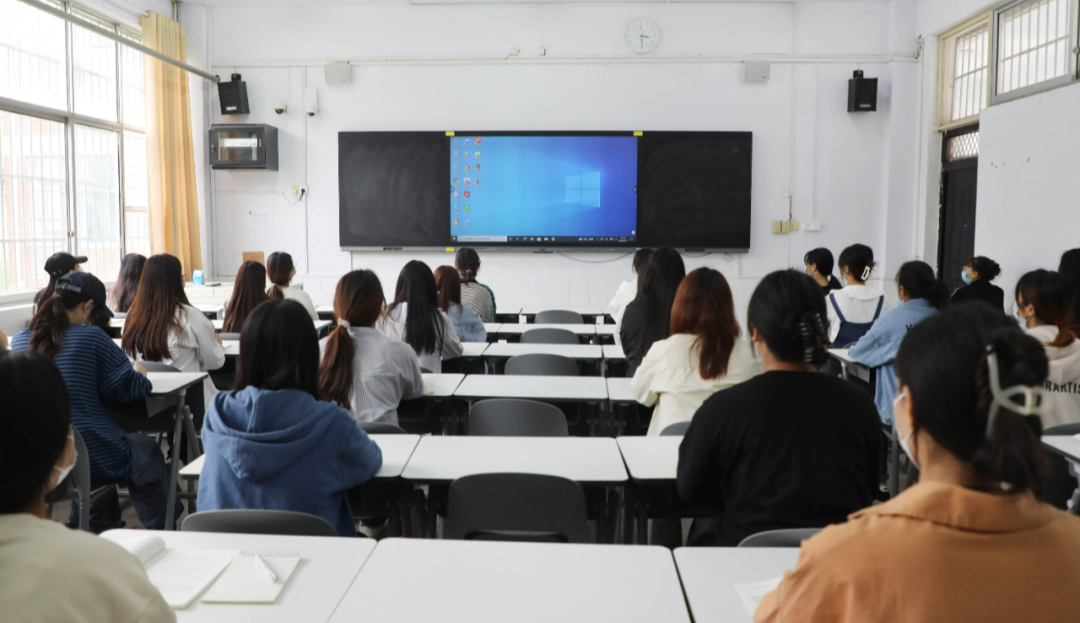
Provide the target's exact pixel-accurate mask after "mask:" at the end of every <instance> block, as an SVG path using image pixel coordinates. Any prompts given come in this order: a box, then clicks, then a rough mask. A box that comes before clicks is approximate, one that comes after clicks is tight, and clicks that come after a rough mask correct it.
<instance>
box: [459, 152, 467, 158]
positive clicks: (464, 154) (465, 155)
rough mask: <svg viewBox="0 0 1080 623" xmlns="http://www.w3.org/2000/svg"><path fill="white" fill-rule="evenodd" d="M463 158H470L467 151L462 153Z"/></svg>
mask: <svg viewBox="0 0 1080 623" xmlns="http://www.w3.org/2000/svg"><path fill="white" fill-rule="evenodd" d="M461 157H462V158H468V157H469V152H467V151H463V152H461Z"/></svg>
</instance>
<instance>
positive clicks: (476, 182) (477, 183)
mask: <svg viewBox="0 0 1080 623" xmlns="http://www.w3.org/2000/svg"><path fill="white" fill-rule="evenodd" d="M473 183H474V184H476V185H477V186H479V185H480V178H476V181H475V182H473Z"/></svg>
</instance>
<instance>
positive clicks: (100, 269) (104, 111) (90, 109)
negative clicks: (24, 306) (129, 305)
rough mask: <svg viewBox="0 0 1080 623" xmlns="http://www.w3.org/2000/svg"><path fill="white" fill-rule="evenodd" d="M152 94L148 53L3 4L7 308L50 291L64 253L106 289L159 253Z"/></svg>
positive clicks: (0, 156) (1, 181)
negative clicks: (151, 210) (48, 270)
mask: <svg viewBox="0 0 1080 623" xmlns="http://www.w3.org/2000/svg"><path fill="white" fill-rule="evenodd" d="M46 1H50V0H46ZM50 4H52V5H53V6H56V7H58V8H60V9H62V10H64V11H68V12H70V13H71V14H72V15H75V16H76V17H78V18H79V19H80V20H82V21H84V22H85V23H86V24H87V25H88V26H94V27H98V28H104V29H106V30H110V31H112V32H117V33H119V34H121V35H122V36H124V37H126V38H128V39H130V40H133V41H136V42H138V41H141V37H140V36H139V34H138V33H135V32H131V31H128V30H125V29H121V28H119V27H118V26H117V25H115V24H112V23H110V22H108V21H105V20H103V19H101V18H100V17H98V16H95V15H93V14H91V13H89V12H87V11H83V10H81V9H80V8H77V7H75V6H73V5H71V4H69V3H61V2H55V1H50ZM69 84H70V85H71V87H70V88H71V91H70V93H69V91H68V85H69ZM143 92H144V88H143V59H142V54H141V53H140V52H137V51H135V50H132V49H130V48H128V47H126V46H121V45H119V44H118V43H116V42H115V41H113V40H111V39H108V38H106V37H103V36H101V35H100V34H98V33H97V32H94V31H91V30H90V29H89V28H88V27H83V26H80V25H78V24H69V23H67V22H65V21H64V20H61V19H59V18H56V17H53V16H51V15H48V14H46V13H42V12H41V11H39V10H37V9H34V8H33V7H30V6H27V5H25V4H23V3H21V2H18V1H17V0H0V98H4V99H5V103H3V104H0V296H3V295H9V294H19V293H26V292H32V291H34V290H37V289H39V288H41V287H42V286H43V285H44V284H45V282H46V278H45V277H46V275H45V271H44V269H43V266H44V263H45V260H46V259H47V258H48V257H49V256H50V255H52V254H53V253H55V252H56V251H70V252H72V253H75V254H77V255H85V256H87V257H88V258H89V259H88V261H87V265H86V270H88V271H90V272H93V273H94V274H95V275H97V276H98V277H100V278H101V279H102V280H103V281H106V282H107V281H112V280H113V279H115V278H116V275H117V273H118V271H119V268H120V259H121V258H122V257H123V254H124V253H125V252H126V251H127V250H131V251H135V252H140V253H143V254H148V253H149V252H150V248H149V247H150V233H149V232H150V230H149V219H148V213H147V206H148V204H149V201H148V199H147V194H148V185H149V184H148V182H149V180H148V178H147V163H146V160H147V158H146V136H145V133H144V128H145V126H146V111H145V104H144V100H143ZM24 105H25V106H24Z"/></svg>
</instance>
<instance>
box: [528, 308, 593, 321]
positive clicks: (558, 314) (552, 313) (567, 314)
mask: <svg viewBox="0 0 1080 623" xmlns="http://www.w3.org/2000/svg"><path fill="white" fill-rule="evenodd" d="M533 322H535V323H536V324H585V319H584V318H582V317H581V314H579V313H577V312H573V311H566V310H565V309H546V310H544V311H542V312H539V313H537V314H536V319H535V320H533Z"/></svg>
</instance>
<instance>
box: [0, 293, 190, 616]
mask: <svg viewBox="0 0 1080 623" xmlns="http://www.w3.org/2000/svg"><path fill="white" fill-rule="evenodd" d="M53 285H54V286H55V284H53ZM93 330H94V331H95V332H98V333H101V332H100V331H98V330H97V329H96V328H95V329H93ZM120 359H122V360H124V363H125V364H126V363H127V360H126V359H124V358H123V356H122V355H120ZM0 395H2V396H3V397H4V407H3V408H2V409H0V428H3V430H4V434H3V435H0V612H2V613H3V618H4V620H5V621H79V622H82V623H114V622H116V621H126V622H131V623H150V622H154V623H159V622H165V621H175V620H176V616H175V615H174V614H173V611H172V609H171V608H169V606H168V605H167V604H166V603H165V600H164V599H162V598H161V594H160V593H158V591H157V589H156V588H154V587H153V586H152V585H151V584H150V582H149V581H148V580H147V579H146V572H145V571H143V566H142V563H140V562H139V559H138V558H135V557H134V556H132V555H131V554H129V553H128V552H127V551H125V550H124V549H123V548H122V547H120V546H119V545H116V544H115V543H112V542H111V541H108V540H106V539H102V538H98V537H96V536H94V535H92V534H87V533H85V532H80V531H78V530H68V529H67V528H65V527H64V526H63V524H60V523H57V522H55V521H49V520H47V519H46V518H45V495H46V494H47V493H48V492H49V491H51V490H53V489H55V488H56V487H57V486H58V485H59V484H60V483H62V482H63V481H64V479H65V478H66V477H67V475H68V474H69V473H70V472H71V470H72V469H73V468H74V467H75V461H76V460H77V455H76V452H75V444H74V437H73V433H72V432H71V402H70V400H69V396H68V391H67V387H66V386H65V384H64V378H63V377H62V376H61V373H60V371H59V370H58V369H57V368H56V366H55V365H54V364H52V363H50V362H49V361H48V360H47V359H45V358H44V357H42V356H40V355H37V354H34V353H12V354H7V353H4V352H0Z"/></svg>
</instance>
